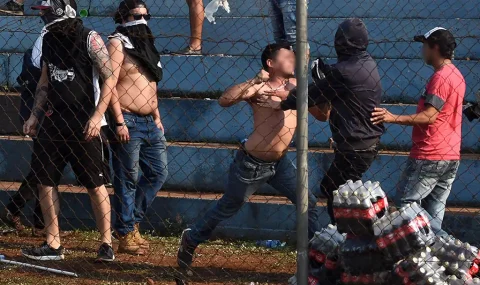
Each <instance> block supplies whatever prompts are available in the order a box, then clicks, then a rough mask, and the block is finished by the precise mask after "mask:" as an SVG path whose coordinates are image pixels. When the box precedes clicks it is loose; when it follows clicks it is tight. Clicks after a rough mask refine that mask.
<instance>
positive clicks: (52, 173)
mask: <svg viewBox="0 0 480 285" xmlns="http://www.w3.org/2000/svg"><path fill="white" fill-rule="evenodd" d="M33 155H34V157H35V158H36V163H34V164H32V172H33V174H34V176H35V178H34V180H36V182H37V183H38V184H41V185H45V186H52V187H53V186H57V185H58V183H59V182H60V179H61V178H62V174H63V170H64V169H65V166H66V165H67V163H70V165H71V166H72V169H73V172H74V173H75V175H76V176H77V181H78V182H79V183H80V184H81V185H82V186H84V187H86V188H87V189H93V188H96V187H99V186H102V185H104V182H105V170H106V169H105V162H104V152H103V145H102V139H101V138H95V139H93V140H92V141H89V142H87V141H85V140H84V139H83V134H78V135H76V134H72V135H64V134H54V135H51V133H50V134H49V132H48V130H46V131H43V132H41V133H40V135H39V137H38V138H37V143H35V144H34V147H33Z"/></svg>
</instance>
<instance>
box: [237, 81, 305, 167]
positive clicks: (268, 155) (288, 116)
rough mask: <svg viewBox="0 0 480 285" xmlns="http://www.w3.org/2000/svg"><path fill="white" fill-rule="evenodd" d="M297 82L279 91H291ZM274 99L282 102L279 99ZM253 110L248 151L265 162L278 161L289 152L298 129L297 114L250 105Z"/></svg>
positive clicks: (247, 144)
mask: <svg viewBox="0 0 480 285" xmlns="http://www.w3.org/2000/svg"><path fill="white" fill-rule="evenodd" d="M295 84H296V81H295V80H294V79H293V80H292V79H291V80H290V83H289V84H288V85H287V86H285V87H284V88H282V89H279V91H284V90H291V89H293V88H294V87H295ZM272 99H274V100H278V101H280V100H281V99H280V98H279V97H273V98H272ZM250 106H251V107H252V109H253V124H254V130H253V133H252V134H251V135H250V137H249V138H248V141H247V142H246V143H245V149H246V151H247V152H248V153H249V154H251V155H253V156H254V157H257V158H259V159H262V160H265V161H277V160H279V159H280V158H281V157H282V156H283V155H284V153H285V152H286V151H287V149H288V146H289V145H290V143H291V142H292V138H293V135H294V134H295V128H296V127H297V112H296V111H292V110H289V111H282V110H274V109H270V108H265V107H260V106H259V105H257V104H255V103H250Z"/></svg>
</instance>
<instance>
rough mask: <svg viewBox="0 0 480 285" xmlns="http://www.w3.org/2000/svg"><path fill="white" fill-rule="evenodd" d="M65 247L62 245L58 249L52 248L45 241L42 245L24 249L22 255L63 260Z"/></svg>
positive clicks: (36, 258) (40, 258) (38, 258)
mask: <svg viewBox="0 0 480 285" xmlns="http://www.w3.org/2000/svg"><path fill="white" fill-rule="evenodd" d="M64 252H65V249H64V248H63V246H60V247H59V248H58V249H54V248H51V247H50V246H49V245H48V244H47V242H44V243H43V244H42V245H41V246H40V247H36V248H31V249H22V255H23V256H25V257H27V258H30V259H34V260H42V261H45V260H63V259H65V256H64Z"/></svg>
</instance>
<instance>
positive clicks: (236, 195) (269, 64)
mask: <svg viewBox="0 0 480 285" xmlns="http://www.w3.org/2000/svg"><path fill="white" fill-rule="evenodd" d="M262 65H263V69H264V70H266V71H267V72H268V73H269V79H268V80H267V81H266V82H264V81H263V80H261V79H260V78H258V77H257V78H254V79H251V80H248V81H247V82H245V83H242V84H239V85H236V86H233V87H231V88H229V89H227V90H226V91H225V92H224V93H223V95H222V96H221V97H220V99H219V100H218V102H219V104H220V105H221V106H222V107H230V106H233V105H235V104H237V103H239V102H241V101H247V102H248V103H249V105H250V106H251V107H252V109H253V120H254V131H253V133H252V134H251V135H250V137H249V138H248V140H247V141H246V142H245V143H244V144H242V147H241V148H240V149H239V150H238V151H237V154H236V157H235V160H234V162H233V163H232V164H231V165H230V172H229V176H228V181H227V185H226V188H225V194H224V195H223V197H222V198H220V200H218V202H217V203H216V205H215V206H214V207H213V208H212V209H210V210H209V211H208V212H207V213H206V214H205V216H203V217H202V218H200V219H199V220H198V221H197V223H196V224H195V225H194V226H193V227H192V228H188V229H185V230H184V231H183V233H182V237H181V241H180V248H179V250H178V255H177V262H178V265H179V266H180V267H182V268H186V267H189V266H190V265H191V263H192V259H193V254H194V252H195V249H196V248H197V246H198V245H199V244H200V243H203V242H205V241H206V240H208V239H209V238H210V237H211V235H212V232H213V230H214V229H215V228H216V226H217V225H218V224H219V223H220V222H222V221H224V220H226V219H228V218H230V217H232V216H233V215H235V214H236V213H237V212H238V211H239V210H240V208H241V207H242V206H243V204H244V203H245V202H246V201H248V199H249V197H250V196H251V195H252V194H254V193H255V192H256V191H257V190H258V189H259V188H260V187H261V186H262V185H263V184H265V183H268V184H270V185H271V186H273V187H274V188H275V189H276V190H277V191H279V192H280V193H282V194H283V195H285V196H286V197H287V198H288V199H290V201H292V203H294V204H295V203H296V167H295V165H294V164H293V163H292V161H290V160H289V159H288V158H287V157H286V155H285V154H286V152H287V149H288V146H289V145H290V142H291V141H292V138H293V135H294V133H295V128H296V126H297V115H296V111H286V112H284V111H279V110H273V109H269V108H263V107H260V106H258V105H257V104H256V98H258V96H262V94H264V93H265V92H267V91H271V90H282V91H285V90H291V89H293V88H295V85H296V80H295V79H294V78H292V75H293V72H294V70H295V55H294V53H293V52H292V51H291V49H290V46H289V45H288V44H271V45H268V46H267V47H266V48H265V50H264V51H263V54H262ZM277 99H278V100H280V99H279V98H277ZM315 202H316V199H315V197H314V196H313V195H312V194H311V193H310V194H309V235H310V236H313V234H314V233H315V231H316V230H318V229H319V226H317V223H316V222H317V217H318V212H317V211H318V210H317V209H316V207H315Z"/></svg>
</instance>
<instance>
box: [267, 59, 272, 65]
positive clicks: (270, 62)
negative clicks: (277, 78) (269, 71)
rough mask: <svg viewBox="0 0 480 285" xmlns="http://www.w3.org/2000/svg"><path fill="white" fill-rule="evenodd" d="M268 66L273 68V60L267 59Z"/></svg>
mask: <svg viewBox="0 0 480 285" xmlns="http://www.w3.org/2000/svg"><path fill="white" fill-rule="evenodd" d="M267 66H268V67H273V60H271V59H267Z"/></svg>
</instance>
